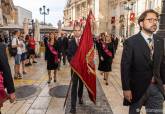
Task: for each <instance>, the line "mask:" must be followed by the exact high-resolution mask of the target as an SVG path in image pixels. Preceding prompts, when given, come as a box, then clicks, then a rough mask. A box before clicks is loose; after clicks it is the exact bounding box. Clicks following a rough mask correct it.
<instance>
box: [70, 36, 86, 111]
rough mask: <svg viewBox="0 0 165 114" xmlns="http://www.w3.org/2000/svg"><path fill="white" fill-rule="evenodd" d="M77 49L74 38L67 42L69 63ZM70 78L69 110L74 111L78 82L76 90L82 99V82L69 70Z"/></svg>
mask: <svg viewBox="0 0 165 114" xmlns="http://www.w3.org/2000/svg"><path fill="white" fill-rule="evenodd" d="M77 48H78V47H77V44H76V40H75V38H73V39H71V40H70V41H69V47H68V52H67V58H68V61H69V62H70V61H71V59H72V57H73V56H74V55H75V53H76V50H77ZM71 76H72V77H71V78H72V90H71V108H74V109H75V107H76V101H77V86H78V82H79V88H78V97H79V99H82V95H83V82H82V81H81V79H80V78H79V77H78V75H77V74H76V73H75V72H74V71H73V70H72V69H71Z"/></svg>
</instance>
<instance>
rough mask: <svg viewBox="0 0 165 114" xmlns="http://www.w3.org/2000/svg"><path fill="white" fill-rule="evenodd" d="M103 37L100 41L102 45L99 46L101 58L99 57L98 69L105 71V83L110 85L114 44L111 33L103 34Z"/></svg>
mask: <svg viewBox="0 0 165 114" xmlns="http://www.w3.org/2000/svg"><path fill="white" fill-rule="evenodd" d="M102 39H103V40H102V41H100V47H99V48H100V49H99V50H100V51H99V55H100V59H99V67H98V70H100V71H102V72H103V75H104V80H105V84H106V85H108V75H109V72H110V71H112V60H113V57H114V45H113V43H112V40H111V37H110V36H109V35H105V36H103V37H102Z"/></svg>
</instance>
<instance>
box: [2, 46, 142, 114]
mask: <svg viewBox="0 0 165 114" xmlns="http://www.w3.org/2000/svg"><path fill="white" fill-rule="evenodd" d="M121 52H122V47H121V46H119V48H118V50H117V53H116V56H115V59H114V61H113V65H112V72H111V73H110V76H109V85H108V86H106V85H105V82H104V80H103V76H101V75H100V72H99V71H97V73H96V74H97V78H98V80H97V103H96V105H94V104H93V103H92V102H91V101H90V100H89V98H88V94H87V92H86V89H84V104H83V105H82V106H80V105H77V112H78V113H77V114H127V113H128V107H123V105H122V102H123V101H122V99H123V96H122V89H121V79H120V59H121ZM9 60H10V66H11V69H12V72H13V65H14V62H13V59H12V58H9ZM37 61H38V63H37V64H33V65H32V66H30V67H27V68H26V71H27V73H28V74H26V75H24V76H23V79H21V80H14V83H15V86H16V87H25V86H35V87H38V88H40V91H38V92H37V93H35V95H32V96H31V97H30V98H28V99H21V100H17V101H16V102H15V103H13V104H10V103H9V101H7V102H5V103H4V107H3V108H2V114H69V109H70V96H69V99H68V101H67V105H66V109H65V110H64V109H63V104H64V100H65V98H58V97H52V96H51V95H50V94H49V93H50V90H51V89H52V88H54V87H57V86H61V85H69V82H70V67H69V64H68V63H67V65H65V66H63V65H61V68H60V70H59V71H58V72H57V82H56V83H54V82H53V81H52V82H51V84H49V85H48V84H47V80H48V75H47V70H46V62H45V61H44V59H43V57H42V58H39V59H37ZM97 64H98V61H97ZM143 114H145V113H143Z"/></svg>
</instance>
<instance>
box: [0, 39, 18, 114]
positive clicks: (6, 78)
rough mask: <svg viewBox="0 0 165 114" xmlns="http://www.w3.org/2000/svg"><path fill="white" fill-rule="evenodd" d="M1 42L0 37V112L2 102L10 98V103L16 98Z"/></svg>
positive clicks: (4, 48)
mask: <svg viewBox="0 0 165 114" xmlns="http://www.w3.org/2000/svg"><path fill="white" fill-rule="evenodd" d="M2 42H3V40H2V38H0V114H1V107H2V106H3V102H4V101H5V100H7V99H10V102H11V103H12V102H14V100H15V98H16V97H15V93H14V92H15V88H14V83H13V79H12V75H11V70H10V66H9V63H8V59H7V55H6V46H5V45H4V43H2ZM4 88H6V89H7V93H8V95H7V94H6V92H5V90H4Z"/></svg>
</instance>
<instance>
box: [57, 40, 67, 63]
mask: <svg viewBox="0 0 165 114" xmlns="http://www.w3.org/2000/svg"><path fill="white" fill-rule="evenodd" d="M57 42H58V43H59V46H60V47H59V48H60V53H61V54H62V56H63V64H64V65H65V64H66V54H67V49H68V38H67V37H59V38H58V41H57ZM60 59H61V57H60Z"/></svg>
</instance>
